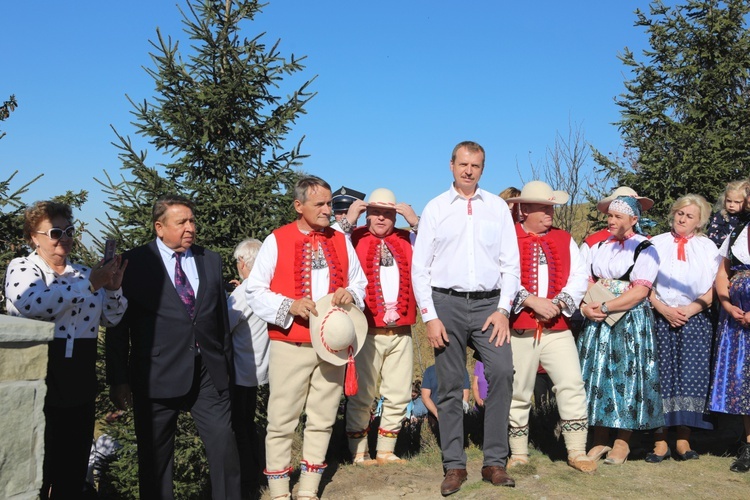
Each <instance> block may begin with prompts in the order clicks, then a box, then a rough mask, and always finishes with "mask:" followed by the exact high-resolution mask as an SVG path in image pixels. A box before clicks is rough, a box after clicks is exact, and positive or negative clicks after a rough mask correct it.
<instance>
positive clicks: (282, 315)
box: [274, 298, 294, 327]
mask: <svg viewBox="0 0 750 500" xmlns="http://www.w3.org/2000/svg"><path fill="white" fill-rule="evenodd" d="M293 303H294V301H293V300H292V299H289V298H285V299H284V300H283V301H281V306H280V307H279V310H278V311H277V312H276V321H274V324H275V325H278V326H281V327H284V326H285V323H286V317H287V316H288V315H289V309H291V308H292V304H293Z"/></svg>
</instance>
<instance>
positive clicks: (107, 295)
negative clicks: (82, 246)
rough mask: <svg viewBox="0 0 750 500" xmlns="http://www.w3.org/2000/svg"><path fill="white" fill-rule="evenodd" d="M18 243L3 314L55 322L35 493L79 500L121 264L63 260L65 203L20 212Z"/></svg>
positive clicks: (70, 234)
mask: <svg viewBox="0 0 750 500" xmlns="http://www.w3.org/2000/svg"><path fill="white" fill-rule="evenodd" d="M23 233H24V238H25V239H26V241H27V243H28V244H29V246H30V247H31V248H32V252H31V254H30V255H29V256H28V257H19V258H16V259H13V260H12V261H11V263H10V265H9V266H8V270H7V272H6V275H5V276H6V278H5V296H6V307H7V310H8V314H9V315H12V316H23V317H26V318H29V319H34V320H40V321H49V322H52V323H54V324H55V333H54V339H53V340H52V341H51V342H50V344H49V355H48V364H47V395H46V399H45V402H44V415H45V420H46V427H45V432H44V465H43V472H42V476H43V478H42V490H41V492H40V496H41V498H43V499H46V498H80V497H81V496H82V492H83V487H84V481H85V478H86V468H87V465H88V456H89V451H90V449H91V440H92V438H93V435H94V399H95V397H96V390H97V387H96V364H95V363H96V344H97V335H98V333H99V326H114V325H116V324H117V323H119V321H120V319H121V318H122V315H123V313H124V312H125V309H126V307H127V300H126V299H125V298H124V297H123V296H122V291H121V289H120V283H121V281H122V273H123V271H124V270H125V267H126V265H127V262H125V263H124V264H122V265H121V262H120V257H119V256H116V257H115V258H113V259H111V260H110V261H109V262H106V263H104V262H103V263H100V264H99V265H97V266H95V267H94V268H93V269H91V268H89V267H86V266H82V265H80V264H74V263H71V262H70V261H69V260H68V255H69V254H70V251H71V249H72V247H73V241H74V239H75V228H74V227H73V225H72V212H71V209H70V207H69V206H68V205H65V204H62V203H57V202H53V201H42V202H37V203H35V204H33V205H32V206H30V207H28V208H27V209H26V212H25V215H24V226H23Z"/></svg>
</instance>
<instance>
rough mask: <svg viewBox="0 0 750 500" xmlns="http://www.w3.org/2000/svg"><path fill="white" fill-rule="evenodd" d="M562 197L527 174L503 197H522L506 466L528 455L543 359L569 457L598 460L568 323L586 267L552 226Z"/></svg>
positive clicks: (588, 465) (579, 462)
mask: <svg viewBox="0 0 750 500" xmlns="http://www.w3.org/2000/svg"><path fill="white" fill-rule="evenodd" d="M568 198H569V196H568V194H567V193H565V192H564V191H553V190H552V188H551V187H550V186H549V185H548V184H546V183H544V182H541V181H531V182H529V183H528V184H526V185H525V186H524V187H523V189H522V190H521V195H520V196H518V197H515V198H510V199H508V202H509V203H520V215H521V222H518V223H516V235H517V237H518V249H519V254H520V257H521V289H520V290H519V292H518V295H516V300H515V303H514V306H513V315H512V316H511V329H512V332H513V336H512V339H511V342H510V345H511V348H512V349H513V367H514V368H515V371H516V373H515V376H514V378H513V400H512V402H511V406H510V436H509V440H508V441H509V444H510V452H511V457H510V459H509V460H508V468H511V467H513V466H517V465H520V464H527V463H528V462H529V448H528V445H529V410H530V409H531V396H532V394H533V392H534V382H535V380H536V373H537V369H538V368H539V366H540V365H541V366H542V368H544V369H545V370H546V371H547V373H548V374H549V376H550V378H551V379H552V383H553V384H554V387H555V394H556V397H557V407H558V410H559V412H560V418H561V426H562V434H563V437H564V438H565V446H566V448H567V449H568V464H569V465H570V466H571V467H573V468H574V469H576V470H579V471H582V472H593V471H595V470H596V462H595V461H593V460H592V459H591V458H589V457H588V456H587V455H586V436H587V434H588V418H587V413H586V392H585V390H584V385H583V379H582V377H581V368H580V362H579V360H578V350H577V349H576V345H575V340H574V339H573V334H572V332H571V330H570V317H571V315H572V314H573V313H574V312H575V310H576V309H577V307H578V304H580V302H581V300H582V299H583V296H584V294H585V293H586V289H587V287H588V274H587V273H586V267H585V262H583V261H581V259H580V257H579V252H578V247H577V246H576V243H575V241H573V238H572V237H571V236H570V233H568V232H567V231H563V230H562V229H558V228H555V227H552V217H553V215H554V206H555V205H561V204H564V203H566V202H567V201H568Z"/></svg>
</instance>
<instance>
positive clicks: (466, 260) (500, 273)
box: [411, 185, 521, 322]
mask: <svg viewBox="0 0 750 500" xmlns="http://www.w3.org/2000/svg"><path fill="white" fill-rule="evenodd" d="M411 275H412V286H413V287H414V295H415V296H416V298H417V304H419V310H420V313H421V314H422V320H423V321H425V322H427V321H430V320H432V319H435V318H437V313H436V312H435V307H434V305H433V302H432V287H438V288H452V289H454V290H457V291H460V292H480V291H490V290H497V289H498V288H499V289H500V299H499V300H498V306H497V307H498V308H503V309H505V310H507V311H510V310H511V306H512V304H513V299H514V298H515V296H516V292H518V287H519V283H520V280H519V277H520V275H521V265H520V260H519V257H518V240H517V238H516V230H515V228H514V227H513V219H512V217H511V215H510V210H508V205H507V204H506V203H505V201H503V200H502V199H501V198H500V197H499V196H497V195H494V194H492V193H489V192H487V191H484V190H482V189H480V188H479V187H477V190H476V192H475V193H474V196H472V197H471V198H470V199H466V198H463V197H462V196H461V195H459V194H458V192H457V191H456V190H455V189H454V187H453V185H451V187H450V189H449V190H448V191H446V192H445V193H443V194H441V195H439V196H437V197H436V198H433V199H432V200H431V201H430V202H429V203H428V204H427V206H426V207H425V209H424V212H422V216H421V218H420V221H419V238H417V240H416V243H415V245H414V257H413V259H412V274H411Z"/></svg>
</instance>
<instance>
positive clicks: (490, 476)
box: [482, 465, 516, 488]
mask: <svg viewBox="0 0 750 500" xmlns="http://www.w3.org/2000/svg"><path fill="white" fill-rule="evenodd" d="M482 481H487V482H489V483H492V484H493V485H494V486H510V487H511V488H513V487H514V486H515V485H516V482H515V481H514V480H513V478H512V477H510V476H509V475H508V473H507V472H505V467H501V466H499V465H488V466H487V467H482Z"/></svg>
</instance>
